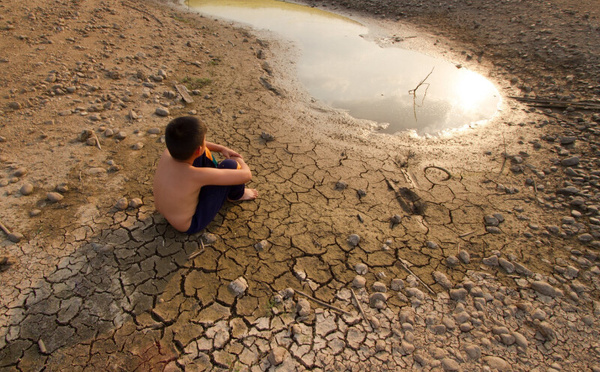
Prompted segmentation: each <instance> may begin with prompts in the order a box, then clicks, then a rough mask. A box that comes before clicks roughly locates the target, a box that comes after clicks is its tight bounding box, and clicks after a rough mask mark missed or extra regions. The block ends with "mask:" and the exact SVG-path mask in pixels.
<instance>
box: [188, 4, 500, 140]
mask: <svg viewBox="0 0 600 372" xmlns="http://www.w3.org/2000/svg"><path fill="white" fill-rule="evenodd" d="M189 5H190V7H191V8H193V9H196V10H197V11H199V12H201V13H203V14H206V15H211V16H214V17H219V18H224V19H228V20H231V21H236V22H241V23H244V24H248V25H250V26H251V27H254V28H256V29H266V30H269V31H273V32H275V33H277V34H280V35H281V36H282V37H283V38H285V39H288V40H290V41H292V42H294V43H295V44H296V45H297V47H298V48H299V49H300V52H301V55H300V57H299V58H300V59H299V60H298V61H297V73H298V78H299V80H300V82H301V83H302V84H304V85H305V87H306V89H307V90H308V92H309V93H310V94H311V95H312V96H313V97H314V98H316V99H318V100H320V101H322V102H324V103H326V104H328V105H330V106H332V107H335V108H338V109H343V110H346V111H347V112H348V113H349V114H350V115H352V116H353V117H355V118H359V119H368V120H372V121H375V122H378V123H389V126H388V127H387V128H386V129H384V130H382V131H383V132H386V133H395V132H398V131H403V130H407V129H412V130H415V131H416V132H417V133H419V134H435V133H437V132H440V131H442V130H446V129H453V128H460V127H463V126H465V125H468V124H472V123H476V122H481V121H484V120H487V119H490V118H491V117H492V116H494V114H495V113H496V112H497V110H498V106H499V103H500V94H499V92H498V90H497V89H496V88H495V86H494V85H493V84H492V83H491V82H490V81H488V80H487V79H485V78H484V77H483V76H481V75H479V74H477V73H475V72H473V71H469V70H466V69H464V68H462V69H459V68H457V67H456V66H455V65H453V64H452V63H450V62H447V61H444V60H440V59H435V58H432V57H429V56H427V55H424V54H422V53H418V52H415V51H411V50H404V49H401V48H396V47H387V48H384V47H381V46H380V45H378V44H377V43H376V42H373V41H370V40H367V39H366V38H364V37H363V35H366V34H368V31H369V30H368V29H367V28H366V27H364V26H363V25H361V24H359V23H357V22H355V21H353V20H350V19H348V18H345V17H342V16H339V15H336V14H333V13H329V12H325V11H322V10H319V9H315V8H311V7H308V6H303V5H298V4H291V3H285V2H281V1H275V0H190V2H189ZM429 74H430V75H429ZM428 75H429V76H428ZM426 77H427V79H426V80H425V81H424V82H423V80H424V79H425V78H426ZM421 82H423V83H422V84H421V85H420V86H419V84H420V83H421ZM417 86H419V87H418V89H417V90H416V92H414V94H411V93H410V91H411V90H413V89H415V88H416V87H417Z"/></svg>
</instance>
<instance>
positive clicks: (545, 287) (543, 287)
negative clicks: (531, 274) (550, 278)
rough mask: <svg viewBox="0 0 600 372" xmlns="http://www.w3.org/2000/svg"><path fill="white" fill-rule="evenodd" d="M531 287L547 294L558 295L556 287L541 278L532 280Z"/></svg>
mask: <svg viewBox="0 0 600 372" xmlns="http://www.w3.org/2000/svg"><path fill="white" fill-rule="evenodd" d="M531 288H533V289H534V290H535V291H536V292H538V293H541V294H543V295H545V296H550V297H555V296H556V295H557V292H556V288H554V287H553V286H551V285H550V284H548V283H546V282H544V281H541V280H537V281H534V282H532V283H531Z"/></svg>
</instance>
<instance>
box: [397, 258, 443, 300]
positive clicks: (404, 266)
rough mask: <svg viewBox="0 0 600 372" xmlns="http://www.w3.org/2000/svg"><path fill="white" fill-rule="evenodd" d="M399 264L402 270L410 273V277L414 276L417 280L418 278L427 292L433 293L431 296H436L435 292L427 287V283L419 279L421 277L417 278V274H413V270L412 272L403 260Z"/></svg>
mask: <svg viewBox="0 0 600 372" xmlns="http://www.w3.org/2000/svg"><path fill="white" fill-rule="evenodd" d="M398 262H399V263H400V265H402V268H403V269H404V270H406V271H408V273H409V274H410V275H412V276H414V277H415V278H417V280H418V281H419V282H421V284H423V286H424V287H425V288H427V290H428V291H429V293H431V294H435V292H434V291H433V289H431V287H429V286H428V285H427V283H425V282H424V281H423V280H421V278H419V276H417V275H416V274H415V273H413V272H412V270H411V269H409V268H408V266H407V265H406V264H405V263H404V260H403V259H400V261H398Z"/></svg>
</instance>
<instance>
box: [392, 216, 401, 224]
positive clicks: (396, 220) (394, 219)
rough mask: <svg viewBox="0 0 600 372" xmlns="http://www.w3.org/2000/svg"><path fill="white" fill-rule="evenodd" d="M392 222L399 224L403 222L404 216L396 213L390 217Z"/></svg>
mask: <svg viewBox="0 0 600 372" xmlns="http://www.w3.org/2000/svg"><path fill="white" fill-rule="evenodd" d="M390 222H391V223H392V224H394V225H398V224H399V223H401V222H402V216H400V215H397V214H395V215H393V216H392V218H390Z"/></svg>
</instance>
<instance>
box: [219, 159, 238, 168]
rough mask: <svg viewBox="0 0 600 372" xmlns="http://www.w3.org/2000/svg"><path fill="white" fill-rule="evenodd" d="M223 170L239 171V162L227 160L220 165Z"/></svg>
mask: <svg viewBox="0 0 600 372" xmlns="http://www.w3.org/2000/svg"><path fill="white" fill-rule="evenodd" d="M218 168H221V169H238V162H237V161H235V160H233V159H225V160H223V161H222V162H220V163H219V166H218Z"/></svg>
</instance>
